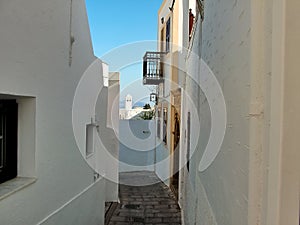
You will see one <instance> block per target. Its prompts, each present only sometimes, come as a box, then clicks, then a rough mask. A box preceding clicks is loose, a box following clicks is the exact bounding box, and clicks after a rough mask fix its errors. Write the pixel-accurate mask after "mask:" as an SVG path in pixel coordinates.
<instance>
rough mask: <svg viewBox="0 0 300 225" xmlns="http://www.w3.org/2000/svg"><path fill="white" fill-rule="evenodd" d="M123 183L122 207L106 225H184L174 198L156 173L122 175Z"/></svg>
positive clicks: (120, 205) (119, 207) (121, 187)
mask: <svg viewBox="0 0 300 225" xmlns="http://www.w3.org/2000/svg"><path fill="white" fill-rule="evenodd" d="M120 183H121V184H120V192H119V193H120V194H119V195H120V204H118V206H117V208H116V209H115V211H114V212H113V215H112V217H111V218H110V221H106V224H109V225H125V224H127V225H128V224H132V225H143V224H156V225H158V224H171V225H172V224H173V225H177V224H181V212H180V208H179V206H178V204H177V201H176V199H175V196H174V194H173V193H172V192H171V191H170V189H169V188H168V186H166V185H165V184H164V183H163V182H161V181H160V180H159V178H158V177H157V176H156V175H155V174H154V173H153V172H146V171H142V172H130V173H120ZM149 183H150V185H147V184H149ZM129 184H130V185H129ZM139 184H140V185H142V186H137V185H139Z"/></svg>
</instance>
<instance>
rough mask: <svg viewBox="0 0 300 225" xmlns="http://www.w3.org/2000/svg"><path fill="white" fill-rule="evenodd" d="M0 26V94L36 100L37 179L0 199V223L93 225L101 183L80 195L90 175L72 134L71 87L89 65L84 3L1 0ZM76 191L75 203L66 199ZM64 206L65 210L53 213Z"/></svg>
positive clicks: (100, 199)
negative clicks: (72, 40) (43, 221)
mask: <svg viewBox="0 0 300 225" xmlns="http://www.w3.org/2000/svg"><path fill="white" fill-rule="evenodd" d="M71 2H72V3H73V4H72V7H71V5H70V3H71ZM71 8H72V17H71V18H72V26H71V27H70V9H71ZM0 29H1V36H0V48H1V52H0V68H1V78H0V79H1V82H0V93H1V94H10V95H17V96H30V97H33V98H36V114H35V123H36V125H35V134H36V137H35V140H36V142H35V143H32V144H31V145H32V146H33V147H34V146H35V159H31V160H33V161H35V166H34V170H35V172H34V174H35V176H36V178H37V181H36V182H35V183H33V184H31V185H30V186H28V187H27V188H24V189H22V190H20V191H18V192H16V193H14V194H13V195H11V196H9V197H7V198H5V199H2V200H1V201H0V218H1V219H0V220H1V224H11V225H17V224H22V225H23V224H28V225H29V224H37V223H39V221H42V220H43V219H44V218H46V217H47V216H50V217H49V218H48V219H49V220H47V221H45V223H49V224H51V223H52V224H101V223H102V222H103V214H104V204H103V199H104V192H103V190H104V188H105V182H103V181H99V182H97V183H95V186H92V187H91V188H90V189H88V190H86V192H83V193H82V191H83V190H85V189H86V188H87V187H89V186H90V185H93V184H94V171H93V170H92V169H91V168H90V167H89V166H88V164H87V163H86V162H85V160H84V159H83V157H82V155H81V153H80V151H79V149H78V147H77V146H76V142H75V139H74V135H73V129H72V104H73V98H74V93H75V89H76V86H77V84H78V82H79V79H80V78H81V76H82V74H83V72H84V71H85V70H86V68H87V67H88V66H89V65H90V63H92V62H93V61H94V60H95V57H94V56H93V51H92V47H91V41H90V35H89V29H88V22H87V16H86V12H85V5H84V1H82V0H73V1H61V0H54V1H37V0H28V1H21V0H16V1H8V0H4V1H1V7H0ZM70 32H71V33H70ZM70 36H73V37H74V40H75V42H74V43H73V46H72V48H71V47H70V39H71V37H70ZM70 65H71V66H70ZM97 76H101V74H98V75H97ZM29 132H34V131H33V130H32V131H29ZM20 175H21V174H20ZM30 176H31V175H30ZM80 193H81V195H80V197H79V199H80V202H82V204H78V200H77V198H76V199H72V198H73V197H74V196H76V195H78V194H80ZM95 193H98V194H97V197H91V196H94V195H95ZM66 203H68V205H67V208H64V209H62V210H66V211H64V212H66V213H64V212H61V211H60V210H61V209H60V207H61V206H63V205H64V204H66ZM88 211H90V212H93V211H94V212H97V213H88ZM60 212H61V213H60ZM71 214H72V215H78V216H79V215H80V218H79V217H76V216H75V217H72V216H70V215H71ZM16 215H17V216H16ZM76 218H77V219H78V220H77V219H76ZM52 221H54V222H52Z"/></svg>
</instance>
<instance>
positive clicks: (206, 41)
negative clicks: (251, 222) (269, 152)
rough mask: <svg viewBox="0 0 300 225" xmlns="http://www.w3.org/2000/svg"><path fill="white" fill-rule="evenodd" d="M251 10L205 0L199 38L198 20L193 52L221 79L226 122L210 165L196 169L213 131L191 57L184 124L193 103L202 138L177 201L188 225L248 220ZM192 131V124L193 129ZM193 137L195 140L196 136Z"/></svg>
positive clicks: (197, 69) (197, 66)
mask: <svg viewBox="0 0 300 225" xmlns="http://www.w3.org/2000/svg"><path fill="white" fill-rule="evenodd" d="M250 10H251V7H250V4H249V2H248V1H230V0H228V1H221V2H220V1H205V18H204V22H203V24H202V26H203V27H202V39H201V25H200V24H199V23H198V27H197V30H196V34H195V37H194V43H193V46H192V51H193V52H194V53H195V54H197V55H199V53H201V57H202V59H203V60H204V62H206V63H207V64H208V66H209V67H210V69H211V70H212V72H213V74H214V75H215V76H216V78H217V80H218V82H219V83H220V85H221V87H222V90H223V93H224V97H225V101H226V106H227V121H228V123H227V130H226V134H225V139H224V142H223V145H222V147H221V151H220V153H219V154H218V156H217V157H216V159H215V160H214V162H213V163H212V165H211V166H210V167H208V169H206V170H205V171H203V172H199V171H198V166H199V162H200V160H201V158H202V155H203V151H204V149H205V148H206V145H207V143H208V139H209V135H210V132H211V130H210V129H211V122H210V120H211V111H210V107H209V105H208V102H207V99H206V96H205V94H204V93H203V92H202V91H203V90H202V91H200V90H199V88H198V87H197V82H199V80H201V79H199V78H200V76H206V74H201V73H200V58H198V59H197V58H194V57H190V58H189V59H188V61H187V73H188V74H189V75H191V77H188V76H187V82H186V90H187V93H188V94H189V96H190V97H191V99H192V102H190V103H189V101H187V99H185V103H184V113H183V114H184V115H183V123H186V120H187V112H188V111H189V110H192V105H191V104H194V105H196V107H197V108H198V109H199V111H198V112H197V113H198V115H199V117H200V136H199V138H200V139H199V142H198V147H197V150H196V152H195V153H194V155H193V158H192V160H191V163H190V167H191V168H190V172H187V170H186V169H184V176H183V178H182V179H183V181H184V182H185V185H184V186H183V187H182V189H181V192H182V193H181V194H182V197H183V198H184V199H183V200H182V201H181V204H182V206H183V208H184V212H185V216H184V217H185V220H186V222H187V224H194V223H196V224H222V225H226V224H228V225H234V224H236V225H238V224H247V218H248V197H247V196H248V165H249V126H250V124H249V119H248V113H249V102H250V91H249V88H248V87H249V82H250V47H249V46H250V37H249V29H250V14H249V13H250ZM201 45H202V46H201ZM201 49H202V51H200V50H201ZM191 78H192V79H194V81H193V80H191ZM199 91H200V92H199ZM193 114H194V113H193V112H192V119H191V120H192V121H193V120H194V121H195V120H197V117H196V116H195V115H193ZM183 129H186V125H185V126H184V127H183ZM195 129H197V128H196V127H193V122H192V129H191V130H192V132H193V130H195ZM182 132H184V131H182ZM191 139H192V143H193V142H194V143H195V141H196V140H195V139H194V137H192V138H191ZM193 139H194V140H193ZM196 143H197V142H196ZM183 152H184V151H183ZM183 154H184V153H183ZM183 157H184V155H183ZM193 196H194V197H193ZM195 196H196V198H195Z"/></svg>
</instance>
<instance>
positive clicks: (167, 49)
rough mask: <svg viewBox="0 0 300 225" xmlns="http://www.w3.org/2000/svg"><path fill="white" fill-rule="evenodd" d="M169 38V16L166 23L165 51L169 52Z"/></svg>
mask: <svg viewBox="0 0 300 225" xmlns="http://www.w3.org/2000/svg"><path fill="white" fill-rule="evenodd" d="M170 40H171V20H170V18H169V19H168V21H167V25H166V52H170Z"/></svg>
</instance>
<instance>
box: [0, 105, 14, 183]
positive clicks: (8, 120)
mask: <svg viewBox="0 0 300 225" xmlns="http://www.w3.org/2000/svg"><path fill="white" fill-rule="evenodd" d="M17 138H18V104H17V103H16V100H0V183H3V182H5V181H8V180H11V179H13V178H15V177H16V176H17V163H18V158H17V151H18V149H17V148H18V146H17Z"/></svg>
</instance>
